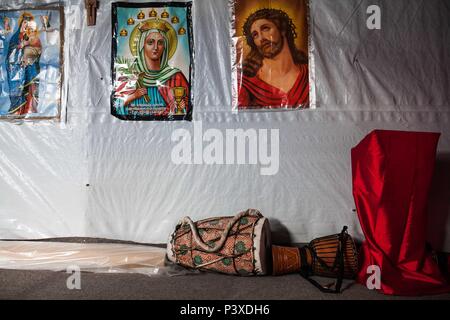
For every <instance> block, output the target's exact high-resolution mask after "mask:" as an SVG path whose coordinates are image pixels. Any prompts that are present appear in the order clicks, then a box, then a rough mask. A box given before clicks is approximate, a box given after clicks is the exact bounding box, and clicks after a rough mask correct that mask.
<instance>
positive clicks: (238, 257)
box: [167, 209, 271, 276]
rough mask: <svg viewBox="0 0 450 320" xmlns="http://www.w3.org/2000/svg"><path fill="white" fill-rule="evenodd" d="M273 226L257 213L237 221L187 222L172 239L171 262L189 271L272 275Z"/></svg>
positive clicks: (224, 219)
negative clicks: (189, 269)
mask: <svg viewBox="0 0 450 320" xmlns="http://www.w3.org/2000/svg"><path fill="white" fill-rule="evenodd" d="M270 236H271V233H270V226H269V222H268V220H267V219H266V218H264V217H263V216H262V214H261V213H260V212H259V211H257V210H254V209H249V210H247V211H244V212H241V213H239V214H238V215H236V216H235V217H217V218H209V219H205V220H201V221H198V222H196V223H194V222H192V220H191V219H190V218H188V217H185V218H183V219H182V220H181V221H180V222H179V223H178V224H177V226H176V228H175V231H174V232H173V233H172V235H171V236H170V239H169V242H168V246H167V258H168V260H169V261H171V262H174V263H177V264H179V265H181V266H184V267H186V268H192V269H198V270H204V271H216V272H220V273H226V274H234V275H246V276H247V275H266V274H270V273H271V261H270V259H271V254H270V250H271V237H270Z"/></svg>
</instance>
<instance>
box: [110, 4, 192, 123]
mask: <svg viewBox="0 0 450 320" xmlns="http://www.w3.org/2000/svg"><path fill="white" fill-rule="evenodd" d="M191 6H192V3H191V2H154V3H123V2H118V3H113V5H112V16H113V43H112V59H113V65H112V69H113V70H112V74H113V76H112V82H113V83H112V84H113V92H112V94H111V113H112V115H114V116H115V117H117V118H119V119H122V120H169V121H170V120H191V119H192V90H191V85H192V68H193V40H192V39H193V36H192V23H191Z"/></svg>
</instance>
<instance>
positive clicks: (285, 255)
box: [272, 227, 358, 293]
mask: <svg viewBox="0 0 450 320" xmlns="http://www.w3.org/2000/svg"><path fill="white" fill-rule="evenodd" d="M272 257H273V274H274V275H282V274H288V273H300V274H301V275H303V276H304V277H305V278H307V279H308V280H309V281H310V282H311V283H312V284H314V285H315V286H316V287H318V288H319V289H320V290H322V291H324V292H333V293H336V292H340V288H341V285H342V281H343V279H354V278H355V277H356V274H357V272H358V255H357V251H356V246H355V242H354V241H353V239H352V237H351V236H350V235H349V234H348V232H347V227H344V228H343V230H342V232H341V233H339V234H334V235H330V236H326V237H321V238H317V239H314V240H313V241H311V242H310V243H309V244H308V245H306V246H304V247H302V248H297V247H280V246H272ZM311 276H320V277H329V278H335V279H337V281H336V283H335V284H334V286H335V289H334V290H332V289H330V287H329V286H322V285H320V284H319V283H318V282H316V281H315V280H313V279H311V278H310V277H311Z"/></svg>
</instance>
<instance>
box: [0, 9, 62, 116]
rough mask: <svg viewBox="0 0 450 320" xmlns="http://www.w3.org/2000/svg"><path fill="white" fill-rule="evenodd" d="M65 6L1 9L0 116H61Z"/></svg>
mask: <svg viewBox="0 0 450 320" xmlns="http://www.w3.org/2000/svg"><path fill="white" fill-rule="evenodd" d="M63 22H64V17H63V13H62V7H60V6H52V7H41V8H39V7H35V8H32V9H20V10H0V119H33V120H38V119H58V118H60V113H61V87H62V85H61V81H62V68H61V66H62V48H63V35H64V29H63V28H64V24H63Z"/></svg>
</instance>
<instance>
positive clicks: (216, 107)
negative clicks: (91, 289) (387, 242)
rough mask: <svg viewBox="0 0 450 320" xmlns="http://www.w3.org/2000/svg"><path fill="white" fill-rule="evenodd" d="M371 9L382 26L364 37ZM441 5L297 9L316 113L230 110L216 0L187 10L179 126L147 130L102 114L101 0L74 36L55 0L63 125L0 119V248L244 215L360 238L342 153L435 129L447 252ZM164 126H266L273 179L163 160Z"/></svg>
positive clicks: (330, 0)
mask: <svg viewBox="0 0 450 320" xmlns="http://www.w3.org/2000/svg"><path fill="white" fill-rule="evenodd" d="M43 2H46V1H43ZM0 3H1V4H4V3H8V4H10V3H11V2H10V1H5V0H3V1H0ZM21 3H23V2H21ZM373 4H377V5H379V6H380V7H381V9H382V10H381V13H382V21H381V22H382V23H381V30H369V29H368V28H367V26H366V19H367V18H368V16H369V15H368V14H367V13H366V10H367V7H368V6H369V5H373ZM449 8H450V3H449V1H446V0H429V1H418V0H415V1H406V0H398V1H387V0H386V1H364V0H362V1H361V0H347V1H335V0H315V1H311V11H310V17H311V33H312V42H313V49H314V50H313V52H312V59H313V60H314V63H315V73H313V74H311V77H312V81H313V84H314V85H315V86H314V87H313V88H312V90H313V91H315V94H316V98H317V109H315V110H298V111H288V112H276V113H240V114H233V113H232V112H231V75H230V70H231V62H230V37H229V14H228V1H227V0H196V1H193V11H192V13H193V30H194V43H195V47H194V52H195V66H196V73H195V75H194V77H195V79H196V81H195V85H194V88H193V91H194V96H195V97H196V98H195V105H194V110H195V111H194V113H193V118H194V121H193V122H177V123H155V122H152V123H148V122H124V121H121V120H119V119H116V118H114V117H113V116H111V114H110V96H109V94H110V92H111V71H110V66H111V61H110V59H111V4H110V2H109V1H106V0H103V1H100V8H99V10H98V16H97V26H96V27H87V26H86V20H85V19H86V18H85V13H84V4H83V3H82V2H81V1H68V2H67V3H66V10H67V24H66V25H67V29H68V32H69V36H68V42H67V41H66V45H67V44H68V46H69V48H68V55H69V59H68V60H66V62H67V64H66V68H67V69H68V74H67V77H66V80H67V85H68V87H69V91H68V96H67V120H66V121H64V122H62V123H61V124H56V125H55V124H50V125H49V124H47V123H37V122H35V123H24V124H23V125H21V126H18V125H15V124H11V123H5V122H1V123H0V145H1V148H0V201H1V206H0V234H1V237H2V238H15V239H18V238H28V239H32V238H45V237H61V236H64V237H66V236H93V237H105V238H116V239H123V240H133V241H138V242H150V243H152V242H153V243H155V242H156V243H159V242H166V241H167V238H168V235H169V234H170V233H171V232H172V230H173V228H174V226H175V224H176V222H177V221H178V220H179V218H180V217H183V216H190V217H191V218H192V219H193V220H200V219H202V218H206V217H210V216H220V215H233V214H235V213H236V212H239V211H241V210H243V209H246V208H249V207H253V208H257V209H259V210H260V211H261V212H262V214H263V215H264V216H266V217H268V218H269V219H270V220H271V221H270V222H271V226H272V230H273V231H274V235H275V236H274V240H275V241H276V239H277V238H276V235H277V234H278V235H283V236H287V235H288V236H289V237H290V240H291V241H296V242H308V241H310V240H311V239H313V238H316V237H318V236H322V235H326V234H334V233H337V232H338V231H339V230H340V229H341V228H342V225H348V226H349V233H350V234H352V235H354V236H355V238H361V237H362V233H361V230H360V227H359V223H358V220H357V217H356V214H355V212H353V208H354V201H353V198H352V192H351V166H350V149H351V148H352V147H353V146H355V145H356V144H357V143H358V142H359V141H360V140H361V139H362V138H363V137H364V136H365V135H366V134H367V133H368V132H370V131H371V130H373V129H375V128H378V129H398V130H415V131H438V132H441V133H442V138H441V141H440V144H439V149H438V159H437V167H436V177H435V180H434V182H433V186H432V192H431V195H430V197H431V203H430V221H429V230H430V240H431V241H432V242H433V245H434V247H435V248H437V249H440V248H443V249H447V250H450V238H449V237H448V236H446V234H448V231H449V230H450V222H449V220H448V218H447V217H448V215H449V213H450V212H449V210H450V209H449V208H450V204H449V197H448V194H449V192H450V185H449V181H450V179H449V177H450V169H449V168H450V125H449V122H450V90H448V88H449V87H450V83H449V77H448V75H449V74H450V61H449V60H450V54H449V53H450V47H449V46H450V45H449V44H450V33H449V30H450V25H449V23H450V19H449V16H450V13H449V10H450V9H449ZM200 125H201V128H200ZM176 129H185V130H187V131H188V132H189V133H190V134H191V136H192V137H193V136H194V129H195V130H197V132H201V133H204V132H206V131H207V130H208V129H215V130H217V131H218V132H221V133H222V134H223V135H225V134H226V130H227V129H244V130H247V129H252V130H260V129H267V130H272V129H278V130H279V168H278V170H277V171H276V174H273V175H262V174H261V170H260V169H261V168H262V166H263V165H262V164H261V163H260V162H258V164H257V165H252V164H241V165H237V164H234V165H233V164H231V165H225V164H215V165H209V164H207V163H204V162H202V161H200V162H199V163H198V164H192V165H191V164H181V165H176V164H174V163H173V162H172V159H171V152H172V148H173V146H174V142H172V140H171V137H172V133H173V132H174V130H176ZM257 132H262V131H257ZM200 140H201V139H200ZM193 151H195V150H193ZM193 153H194V152H193ZM193 163H194V161H193Z"/></svg>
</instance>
